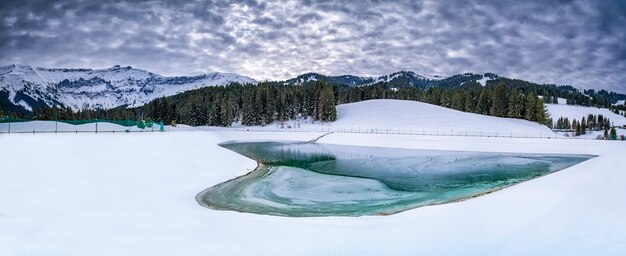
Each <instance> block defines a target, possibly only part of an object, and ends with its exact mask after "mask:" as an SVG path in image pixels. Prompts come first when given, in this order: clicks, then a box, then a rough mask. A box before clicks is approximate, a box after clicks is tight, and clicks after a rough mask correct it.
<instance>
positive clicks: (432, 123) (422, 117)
mask: <svg viewBox="0 0 626 256" xmlns="http://www.w3.org/2000/svg"><path fill="white" fill-rule="evenodd" d="M332 126H335V127H362V128H371V129H401V130H406V129H414V130H415V131H420V130H426V131H437V130H438V131H441V132H442V133H444V132H450V131H451V130H452V131H458V132H460V131H468V132H480V131H484V132H494V131H499V132H501V133H510V132H513V133H515V134H520V133H526V132H528V133H529V134H531V133H532V134H539V133H543V134H544V135H547V134H552V131H551V130H550V129H549V128H548V127H546V126H544V125H540V124H538V123H535V122H530V121H526V120H521V119H514V118H502V117H494V116H486V115H479V114H473V113H467V112H461V111H457V110H454V109H449V108H444V107H440V106H436V105H432V104H428V103H423V102H417V101H405V100H368V101H362V102H356V103H350V104H343V105H339V106H337V121H335V122H334V123H332Z"/></svg>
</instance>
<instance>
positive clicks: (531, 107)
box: [524, 92, 537, 121]
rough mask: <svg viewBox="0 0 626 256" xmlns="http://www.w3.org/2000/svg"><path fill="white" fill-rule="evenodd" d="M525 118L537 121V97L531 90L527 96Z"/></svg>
mask: <svg viewBox="0 0 626 256" xmlns="http://www.w3.org/2000/svg"><path fill="white" fill-rule="evenodd" d="M524 107H525V108H524V119H526V120H528V121H537V97H536V96H535V95H534V94H533V93H532V92H531V93H529V94H528V95H526V97H525V104H524Z"/></svg>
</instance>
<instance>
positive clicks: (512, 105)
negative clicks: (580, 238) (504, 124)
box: [508, 89, 524, 118]
mask: <svg viewBox="0 0 626 256" xmlns="http://www.w3.org/2000/svg"><path fill="white" fill-rule="evenodd" d="M508 109H509V113H508V116H509V117H512V118H522V117H523V109H524V99H523V98H522V94H520V93H519V91H518V90H517V89H513V91H512V92H511V98H510V99H509V107H508Z"/></svg>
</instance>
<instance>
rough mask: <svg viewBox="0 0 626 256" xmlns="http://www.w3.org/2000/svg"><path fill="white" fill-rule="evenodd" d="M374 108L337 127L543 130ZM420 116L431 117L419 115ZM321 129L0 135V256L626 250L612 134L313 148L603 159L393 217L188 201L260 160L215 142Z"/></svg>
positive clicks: (418, 138) (617, 151)
mask: <svg viewBox="0 0 626 256" xmlns="http://www.w3.org/2000/svg"><path fill="white" fill-rule="evenodd" d="M373 102H374V104H372V105H371V106H368V105H367V104H366V105H361V106H360V107H358V110H360V111H361V112H359V111H357V110H354V109H351V108H353V107H354V106H359V105H358V104H353V105H342V106H340V107H339V120H338V121H337V122H336V123H333V124H332V126H337V127H344V128H351V129H354V128H357V127H359V126H361V125H363V126H365V125H367V126H374V125H377V124H379V125H380V127H383V128H384V127H387V128H391V129H396V128H397V127H407V128H413V127H418V126H420V125H431V127H439V125H441V126H446V125H447V124H441V123H439V124H437V123H436V121H437V119H436V118H437V117H438V118H439V120H444V119H448V120H449V121H448V122H449V123H452V124H458V125H459V126H460V127H464V128H466V129H470V128H474V127H476V128H480V127H481V126H489V127H491V126H493V125H498V126H503V127H510V129H514V128H515V129H544V128H543V127H540V126H539V127H535V126H533V125H534V124H532V123H529V122H525V121H521V120H510V119H499V118H495V117H485V116H479V115H472V114H467V113H461V112H450V111H451V110H447V111H443V110H440V109H438V108H436V107H434V106H430V105H428V106H425V105H419V104H417V105H415V104H413V105H405V102H395V101H390V103H389V104H384V103H380V102H378V101H373ZM393 104H399V105H396V106H395V107H391V106H392V105H393ZM398 106H401V107H403V108H404V107H407V108H406V110H405V111H404V110H403V111H398V108H397V107H398ZM411 106H413V107H411ZM366 110H367V111H368V112H365V111H366ZM418 113H423V114H422V115H420V116H417V115H418ZM394 116H395V118H394ZM412 116H413V117H415V118H416V119H415V120H414V119H412V118H411V117H412ZM429 118H430V120H431V121H432V124H429V123H428V122H426V121H423V120H429ZM481 118H482V119H481ZM472 119H476V120H475V121H474V120H472ZM398 120H401V121H398ZM481 121H482V122H481ZM442 122H443V121H442ZM41 125H44V124H41ZM326 125H328V124H326ZM398 129H399V128H398ZM546 129H547V128H546ZM322 134H323V133H315V132H269V131H264V132H242V131H235V130H229V131H207V132H165V133H130V134H128V133H115V134H113V133H99V134H94V133H79V134H67V133H65V134H11V135H8V134H0V159H1V160H2V167H1V168H0V255H150V256H153V255H450V254H452V255H625V254H626V244H625V243H624V242H623V241H626V218H625V217H624V216H626V204H624V203H623V202H626V172H625V171H624V166H623V165H624V153H625V152H626V143H624V142H620V141H598V140H554V139H530V138H528V139H526V138H494V137H489V138H487V137H464V136H455V137H451V136H446V137H444V136H424V135H390V134H348V133H333V134H329V135H327V136H325V137H323V138H321V139H320V140H319V141H318V142H320V143H332V144H343V145H361V146H376V147H395V148H415V149H436V150H457V151H459V150H461V151H483V152H514V153H572V154H592V155H598V157H596V158H593V159H591V160H588V161H586V162H583V163H581V164H579V165H575V166H573V167H570V168H567V169H565V170H562V171H559V172H556V173H553V174H550V175H547V176H545V177H541V178H538V179H534V180H531V181H527V182H524V183H521V184H518V185H515V186H513V187H509V188H506V189H504V190H501V191H497V192H495V193H491V194H487V195H485V196H481V197H478V198H474V199H470V200H466V201H462V202H457V203H451V204H445V205H437V206H428V207H422V208H418V209H414V210H409V211H406V212H402V213H399V214H395V215H391V216H368V217H358V218H357V217H322V218H288V217H275V216H265V215H255V214H248V213H238V212H230V211H215V210H210V209H207V208H204V207H201V206H200V205H198V203H197V202H196V201H195V196H196V194H197V193H199V192H200V191H202V190H204V189H206V188H208V187H211V186H213V185H216V184H218V183H221V182H224V181H226V180H229V179H232V178H235V177H237V176H240V175H243V174H245V173H247V172H249V171H251V170H253V169H254V168H255V167H256V163H255V162H254V161H253V160H251V159H248V158H246V157H244V156H242V155H239V154H237V153H234V152H232V151H229V150H227V149H224V148H222V147H219V146H218V145H217V143H220V142H224V141H229V140H297V141H308V140H311V139H313V138H316V137H318V136H320V135H322Z"/></svg>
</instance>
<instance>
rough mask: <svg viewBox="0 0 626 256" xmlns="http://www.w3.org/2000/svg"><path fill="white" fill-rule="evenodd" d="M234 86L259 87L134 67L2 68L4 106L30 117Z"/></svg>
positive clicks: (217, 76)
mask: <svg viewBox="0 0 626 256" xmlns="http://www.w3.org/2000/svg"><path fill="white" fill-rule="evenodd" d="M231 82H240V83H256V81H255V80H254V79H252V78H250V77H246V76H242V75H238V74H233V73H217V72H215V73H208V74H202V75H197V76H179V77H166V76H161V75H158V74H154V73H151V72H148V71H145V70H141V69H134V68H132V67H120V66H113V67H111V68H106V69H56V68H54V69H53V68H40V67H31V66H23V65H9V66H4V67H0V97H2V99H1V100H4V101H8V102H9V103H10V104H13V105H15V106H19V107H21V108H23V109H25V110H28V111H31V110H32V109H33V108H34V107H37V106H42V105H48V106H54V105H59V104H63V105H66V106H69V107H71V108H73V109H74V110H78V109H82V108H113V107H117V106H122V105H128V106H136V105H141V104H144V103H147V102H149V101H150V100H152V99H155V98H158V97H162V96H169V95H174V94H177V93H180V92H184V91H188V90H192V89H197V88H201V87H207V86H217V85H226V84H229V83H231Z"/></svg>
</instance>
